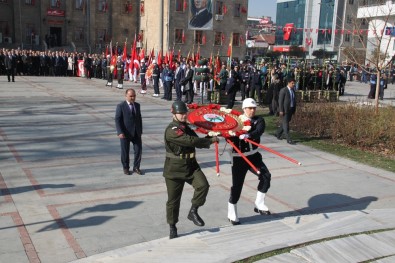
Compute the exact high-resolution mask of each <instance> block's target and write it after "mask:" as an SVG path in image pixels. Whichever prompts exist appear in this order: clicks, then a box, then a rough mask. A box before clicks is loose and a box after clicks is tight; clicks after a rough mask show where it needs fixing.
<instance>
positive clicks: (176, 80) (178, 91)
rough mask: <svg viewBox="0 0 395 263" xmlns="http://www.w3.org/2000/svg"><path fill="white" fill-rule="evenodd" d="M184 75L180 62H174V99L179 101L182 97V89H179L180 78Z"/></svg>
mask: <svg viewBox="0 0 395 263" xmlns="http://www.w3.org/2000/svg"><path fill="white" fill-rule="evenodd" d="M184 77H185V71H184V69H183V68H182V67H181V66H180V62H178V61H177V62H176V71H175V73H174V86H175V89H176V96H177V97H176V101H181V99H182V91H181V86H182V84H181V80H183V79H184Z"/></svg>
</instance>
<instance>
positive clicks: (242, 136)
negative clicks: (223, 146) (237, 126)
mask: <svg viewBox="0 0 395 263" xmlns="http://www.w3.org/2000/svg"><path fill="white" fill-rule="evenodd" d="M249 137H250V135H248V134H241V135H240V136H239V139H240V140H244V139H248V138H249Z"/></svg>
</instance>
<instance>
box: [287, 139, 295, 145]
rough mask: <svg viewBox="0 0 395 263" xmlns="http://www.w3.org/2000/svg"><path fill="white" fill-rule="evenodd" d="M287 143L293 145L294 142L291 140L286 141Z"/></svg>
mask: <svg viewBox="0 0 395 263" xmlns="http://www.w3.org/2000/svg"><path fill="white" fill-rule="evenodd" d="M287 143H289V144H292V145H293V144H295V142H294V141H293V140H287Z"/></svg>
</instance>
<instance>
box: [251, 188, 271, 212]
mask: <svg viewBox="0 0 395 263" xmlns="http://www.w3.org/2000/svg"><path fill="white" fill-rule="evenodd" d="M265 196H266V194H265V193H262V192H259V191H258V192H257V194H256V200H255V208H254V212H255V213H259V214H261V215H270V214H271V213H270V211H269V208H268V207H267V206H266V205H265Z"/></svg>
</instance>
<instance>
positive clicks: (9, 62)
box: [4, 51, 16, 82]
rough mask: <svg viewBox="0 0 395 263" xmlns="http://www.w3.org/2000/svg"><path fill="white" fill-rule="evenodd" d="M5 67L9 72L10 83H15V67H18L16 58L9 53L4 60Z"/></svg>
mask: <svg viewBox="0 0 395 263" xmlns="http://www.w3.org/2000/svg"><path fill="white" fill-rule="evenodd" d="M4 65H5V69H6V71H7V78H8V82H10V81H11V78H12V82H15V67H16V58H15V57H14V56H13V55H12V54H11V52H10V51H8V53H7V55H6V56H5V58H4Z"/></svg>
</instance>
